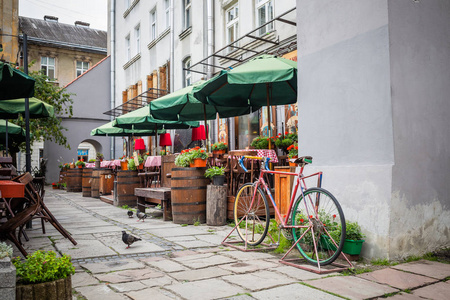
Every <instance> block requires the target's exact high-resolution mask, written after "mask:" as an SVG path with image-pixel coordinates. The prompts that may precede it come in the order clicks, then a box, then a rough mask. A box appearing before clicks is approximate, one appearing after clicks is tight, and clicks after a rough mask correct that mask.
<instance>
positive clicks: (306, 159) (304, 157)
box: [294, 156, 312, 165]
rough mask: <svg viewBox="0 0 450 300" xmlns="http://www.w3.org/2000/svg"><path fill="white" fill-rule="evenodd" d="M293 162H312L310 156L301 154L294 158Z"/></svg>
mask: <svg viewBox="0 0 450 300" xmlns="http://www.w3.org/2000/svg"><path fill="white" fill-rule="evenodd" d="M294 163H296V164H305V165H307V164H310V163H312V156H302V157H298V158H296V159H295V161H294Z"/></svg>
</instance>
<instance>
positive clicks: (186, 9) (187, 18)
mask: <svg viewBox="0 0 450 300" xmlns="http://www.w3.org/2000/svg"><path fill="white" fill-rule="evenodd" d="M191 7H192V0H183V16H184V22H183V26H184V29H188V28H189V27H191V26H192V22H191V20H192V15H191V12H192V10H191Z"/></svg>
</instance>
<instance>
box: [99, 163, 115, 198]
mask: <svg viewBox="0 0 450 300" xmlns="http://www.w3.org/2000/svg"><path fill="white" fill-rule="evenodd" d="M113 189H114V174H113V170H112V169H103V170H102V171H101V172H100V184H99V189H98V191H99V193H100V195H110V194H111V191H112V190H113Z"/></svg>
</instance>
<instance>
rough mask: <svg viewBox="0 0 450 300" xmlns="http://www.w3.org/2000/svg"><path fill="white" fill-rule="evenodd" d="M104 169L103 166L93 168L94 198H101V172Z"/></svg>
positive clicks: (92, 191) (92, 189) (92, 188)
mask: <svg viewBox="0 0 450 300" xmlns="http://www.w3.org/2000/svg"><path fill="white" fill-rule="evenodd" d="M103 170H104V169H102V168H94V169H92V176H91V197H92V198H100V192H99V188H100V174H101V172H102V171H103Z"/></svg>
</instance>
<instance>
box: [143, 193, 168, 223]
mask: <svg viewBox="0 0 450 300" xmlns="http://www.w3.org/2000/svg"><path fill="white" fill-rule="evenodd" d="M134 195H135V196H136V197H137V208H138V209H139V206H143V207H150V205H148V204H147V203H148V202H147V201H146V198H153V199H159V200H161V204H162V208H163V220H164V221H172V205H171V203H170V197H171V196H170V188H169V187H154V188H135V189H134Z"/></svg>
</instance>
